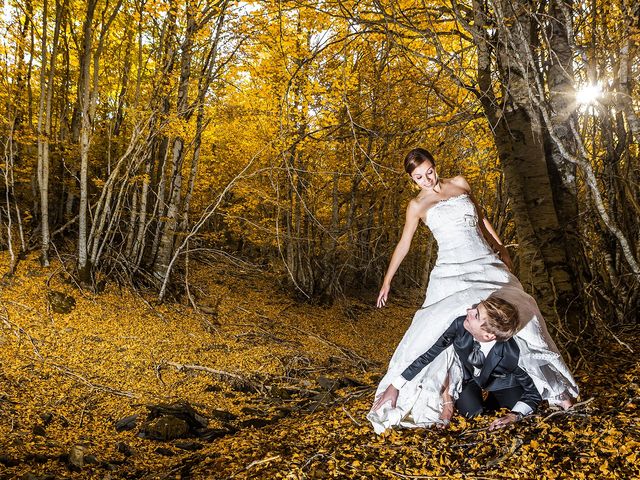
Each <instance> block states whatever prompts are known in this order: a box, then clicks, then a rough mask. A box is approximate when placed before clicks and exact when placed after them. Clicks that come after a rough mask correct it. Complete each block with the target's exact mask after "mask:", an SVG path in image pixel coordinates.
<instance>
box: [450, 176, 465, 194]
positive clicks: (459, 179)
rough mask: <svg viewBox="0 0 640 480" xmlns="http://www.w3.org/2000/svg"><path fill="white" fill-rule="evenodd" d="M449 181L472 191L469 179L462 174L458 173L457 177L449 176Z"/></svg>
mask: <svg viewBox="0 0 640 480" xmlns="http://www.w3.org/2000/svg"><path fill="white" fill-rule="evenodd" d="M448 181H449V182H451V184H452V185H455V186H456V187H458V188H461V189H462V190H464V191H465V192H470V191H471V187H470V186H469V182H467V179H466V178H464V177H463V176H462V175H458V176H457V177H452V178H449V179H448Z"/></svg>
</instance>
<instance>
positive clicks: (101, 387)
mask: <svg viewBox="0 0 640 480" xmlns="http://www.w3.org/2000/svg"><path fill="white" fill-rule="evenodd" d="M49 365H51V366H52V367H54V368H56V369H57V370H60V371H61V372H62V373H64V374H65V375H69V376H70V377H73V378H75V379H76V380H79V381H80V382H81V383H83V384H85V385H86V386H87V387H89V388H91V389H92V390H99V391H101V392H105V393H110V394H112V395H117V396H119V397H127V398H138V395H137V394H135V393H133V392H126V391H121V390H116V389H115V388H111V387H108V386H106V385H100V384H97V383H92V382H90V381H89V380H87V379H86V378H84V377H83V376H82V375H80V374H78V373H76V372H74V371H72V370H70V369H69V368H68V367H64V366H62V365H57V364H55V363H50V364H49Z"/></svg>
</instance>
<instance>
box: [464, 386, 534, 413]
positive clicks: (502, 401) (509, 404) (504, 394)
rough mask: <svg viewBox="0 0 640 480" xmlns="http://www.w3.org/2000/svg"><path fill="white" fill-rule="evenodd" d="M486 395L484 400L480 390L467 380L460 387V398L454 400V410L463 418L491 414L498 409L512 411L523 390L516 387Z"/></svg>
mask: <svg viewBox="0 0 640 480" xmlns="http://www.w3.org/2000/svg"><path fill="white" fill-rule="evenodd" d="M487 393H488V394H487V398H486V400H485V399H483V395H482V389H481V388H480V386H479V385H478V384H477V383H476V382H475V380H468V381H467V382H466V383H464V384H463V386H462V391H461V392H460V396H459V397H458V400H456V408H457V409H458V411H459V412H460V414H461V415H464V416H465V417H474V416H476V415H480V414H482V413H483V412H491V411H494V410H499V409H500V408H508V409H512V408H513V406H514V405H515V404H516V403H517V402H518V401H519V400H520V399H521V398H522V394H523V393H524V390H523V388H522V387H521V386H516V387H511V388H505V389H502V390H494V391H490V392H487Z"/></svg>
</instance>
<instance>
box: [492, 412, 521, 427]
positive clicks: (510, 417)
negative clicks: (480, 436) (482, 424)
mask: <svg viewBox="0 0 640 480" xmlns="http://www.w3.org/2000/svg"><path fill="white" fill-rule="evenodd" d="M519 419H520V416H519V415H518V414H516V413H513V412H511V413H507V414H506V415H505V416H504V417H500V418H496V419H495V420H494V421H493V422H491V425H489V430H496V429H498V428H503V427H506V426H507V425H509V424H510V423H513V422H517V421H518V420H519Z"/></svg>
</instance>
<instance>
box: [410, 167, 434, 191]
mask: <svg viewBox="0 0 640 480" xmlns="http://www.w3.org/2000/svg"><path fill="white" fill-rule="evenodd" d="M411 178H412V179H413V181H414V182H416V185H418V186H419V187H420V188H422V189H432V188H433V187H435V186H436V184H437V183H438V176H437V175H436V169H435V167H434V166H433V165H432V164H431V162H429V161H425V162H422V163H421V164H420V165H418V166H417V167H416V168H414V169H413V172H411Z"/></svg>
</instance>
